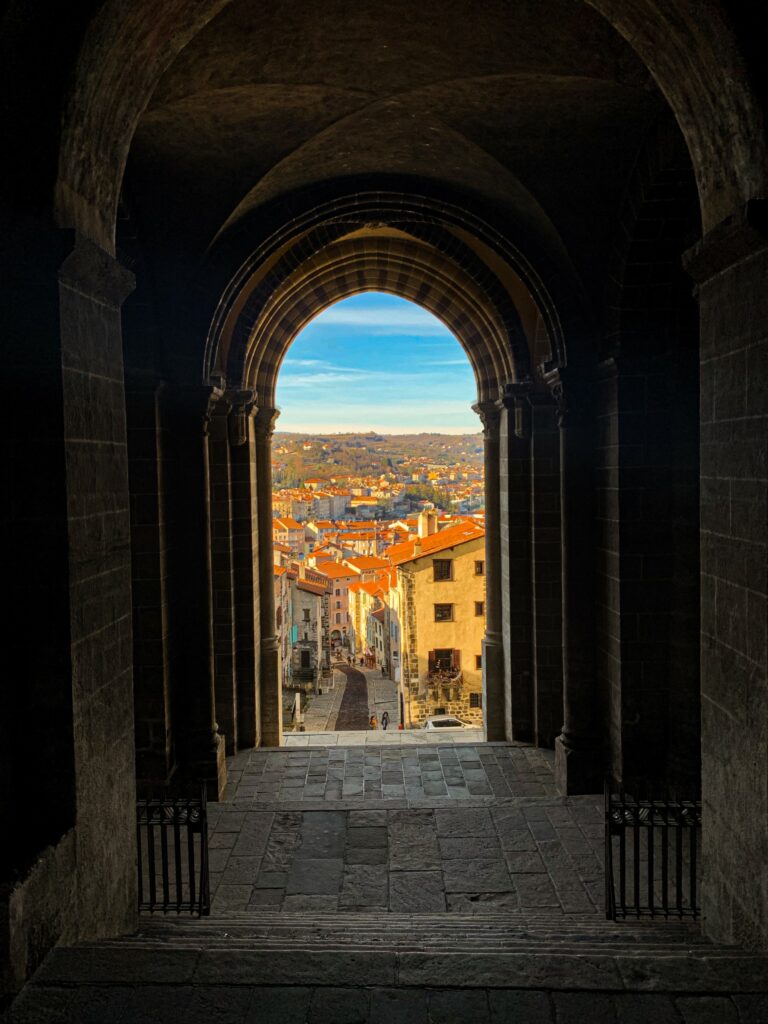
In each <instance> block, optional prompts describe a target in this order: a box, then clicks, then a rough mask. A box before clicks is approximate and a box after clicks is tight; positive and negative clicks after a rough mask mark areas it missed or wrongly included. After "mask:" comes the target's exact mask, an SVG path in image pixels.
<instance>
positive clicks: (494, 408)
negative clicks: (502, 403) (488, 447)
mask: <svg viewBox="0 0 768 1024" xmlns="http://www.w3.org/2000/svg"><path fill="white" fill-rule="evenodd" d="M472 411H473V412H476V413H477V415H478V416H479V417H480V422H481V423H482V424H483V437H484V438H485V440H486V441H490V440H497V439H498V436H499V423H500V422H501V410H500V409H499V406H498V403H497V402H496V400H495V399H492V398H491V399H486V400H485V401H483V402H475V404H474V405H473V406H472Z"/></svg>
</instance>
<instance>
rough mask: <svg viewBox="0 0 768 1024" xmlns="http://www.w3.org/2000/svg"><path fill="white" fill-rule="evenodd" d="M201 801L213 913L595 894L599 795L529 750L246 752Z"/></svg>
mask: <svg viewBox="0 0 768 1024" xmlns="http://www.w3.org/2000/svg"><path fill="white" fill-rule="evenodd" d="M230 780H231V781H230V786H229V787H228V792H227V802H226V803H220V804H215V805H212V806H211V809H210V850H211V852H210V858H211V886H212V892H213V895H214V902H213V912H214V914H216V913H230V912H232V911H245V910H259V909H260V908H265V907H269V908H271V909H282V910H287V911H318V912H325V913H334V912H336V911H338V910H343V909H359V910H379V911H390V912H401V913H408V912H423V913H436V912H437V913H439V912H448V911H457V910H461V911H469V912H475V911H484V910H489V911H493V910H499V909H507V910H509V909H512V908H515V909H529V908H535V907H541V908H544V907H546V908H550V909H553V910H556V911H558V912H561V913H576V912H579V913H584V912H586V913H595V912H597V909H598V908H599V907H600V904H601V900H602V882H601V879H602V870H603V869H602V815H603V811H602V803H601V801H600V800H599V799H597V798H593V797H581V798H572V799H569V800H567V801H564V800H563V799H562V798H560V797H557V796H556V795H555V789H554V783H553V779H552V765H551V756H550V755H548V754H546V753H545V752H544V751H540V750H536V749H534V748H530V747H523V746H510V745H507V744H476V745H467V746H453V747H448V746H442V747H437V746H435V747H422V748H378V749H377V748H373V747H369V748H365V749H361V748H332V749H329V748H318V749H307V750H297V751H284V750H273V751H263V750H254V751H252V752H250V753H248V754H244V755H239V756H238V758H234V759H233V760H232V762H231V767H230Z"/></svg>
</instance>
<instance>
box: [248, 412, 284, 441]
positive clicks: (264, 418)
mask: <svg viewBox="0 0 768 1024" xmlns="http://www.w3.org/2000/svg"><path fill="white" fill-rule="evenodd" d="M279 415H280V410H279V409H274V408H272V407H271V406H269V405H263V406H261V407H260V408H259V409H258V410H257V412H256V415H255V417H254V421H255V424H256V433H257V435H258V436H259V437H262V438H267V439H268V438H270V437H272V435H273V434H274V432H275V424H276V423H277V417H278V416H279Z"/></svg>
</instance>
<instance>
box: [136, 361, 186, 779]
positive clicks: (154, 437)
mask: <svg viewBox="0 0 768 1024" xmlns="http://www.w3.org/2000/svg"><path fill="white" fill-rule="evenodd" d="M162 394H163V383H162V381H160V380H159V379H158V377H157V375H156V374H155V373H153V372H149V371H144V372H141V371H138V370H133V371H131V372H130V373H128V372H126V383H125V400H126V414H127V422H128V474H129V483H130V495H131V575H132V599H133V600H132V603H133V704H134V714H135V721H136V777H137V779H139V780H140V781H142V782H147V783H152V784H154V785H156V784H163V783H165V782H167V781H168V779H169V778H170V776H171V774H172V773H173V770H174V736H173V720H172V717H171V679H170V666H169V641H170V637H169V625H168V564H167V559H168V540H167V523H166V515H165V494H164V488H163V480H164V471H163V470H164V467H163V458H164V453H163V443H162V434H163V425H162V415H161V405H162Z"/></svg>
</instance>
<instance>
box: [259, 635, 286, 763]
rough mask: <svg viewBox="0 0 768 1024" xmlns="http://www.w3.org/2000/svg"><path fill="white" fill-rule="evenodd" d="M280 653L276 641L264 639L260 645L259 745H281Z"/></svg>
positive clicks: (281, 695)
mask: <svg viewBox="0 0 768 1024" xmlns="http://www.w3.org/2000/svg"><path fill="white" fill-rule="evenodd" d="M279 654H280V652H279V651H278V647H277V639H276V638H275V637H273V636H271V637H266V638H265V639H264V640H263V641H262V644H261V665H260V676H261V685H260V689H261V745H262V746H263V747H281V746H282V745H283V693H282V687H281V685H280V656H279Z"/></svg>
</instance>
